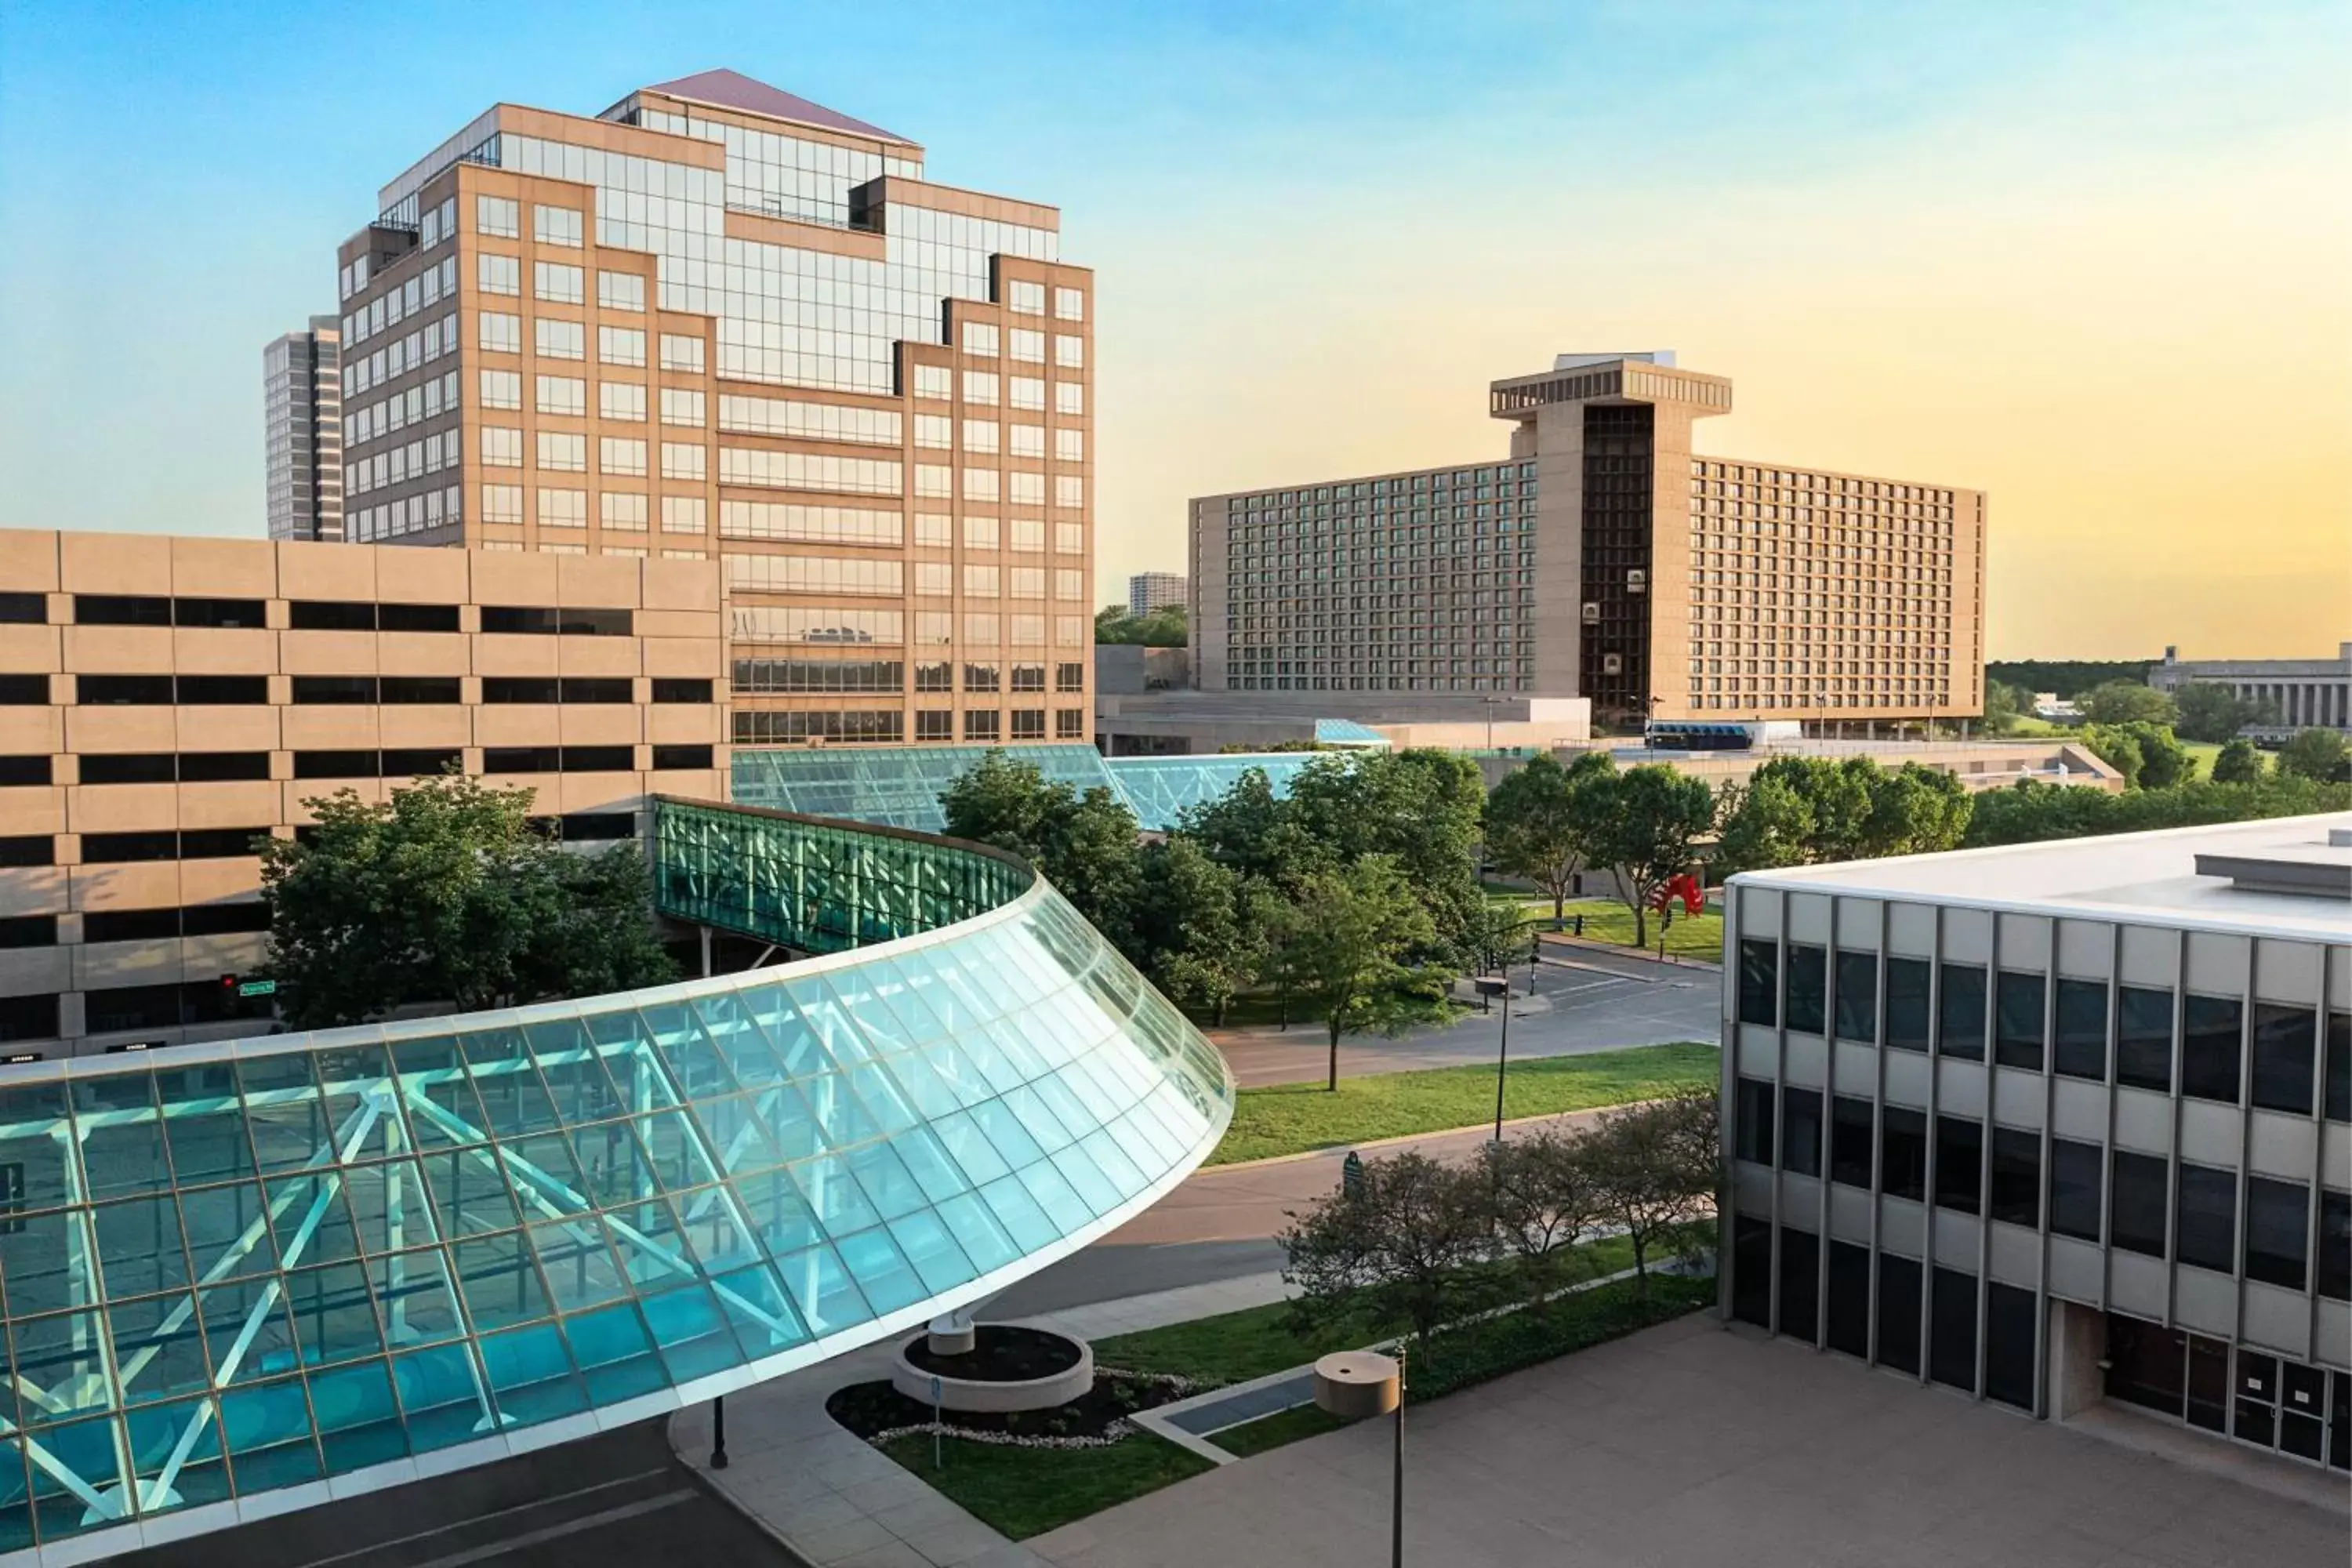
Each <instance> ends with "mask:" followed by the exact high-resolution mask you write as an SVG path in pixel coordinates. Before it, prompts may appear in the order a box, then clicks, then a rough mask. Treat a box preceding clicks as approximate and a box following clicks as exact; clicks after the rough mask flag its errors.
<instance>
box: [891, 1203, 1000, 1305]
mask: <svg viewBox="0 0 2352 1568" xmlns="http://www.w3.org/2000/svg"><path fill="white" fill-rule="evenodd" d="M890 1235H891V1237H893V1238H894V1239H896V1240H897V1242H898V1247H899V1250H900V1251H901V1252H903V1253H905V1254H906V1257H907V1259H908V1261H909V1262H910V1263H912V1264H913V1265H914V1266H915V1272H916V1273H917V1274H918V1275H919V1276H921V1278H922V1281H923V1289H925V1290H927V1291H929V1292H930V1293H931V1294H933V1295H938V1294H940V1292H942V1291H946V1290H952V1289H955V1288H956V1287H957V1286H959V1285H961V1284H963V1283H964V1282H965V1281H967V1280H969V1279H972V1278H974V1276H975V1275H977V1274H978V1272H979V1270H977V1269H975V1268H973V1267H972V1265H971V1259H970V1258H966V1257H965V1256H964V1255H963V1249H962V1248H961V1247H958V1246H957V1245H956V1242H955V1237H953V1236H952V1235H951V1234H950V1232H949V1230H948V1227H947V1226H946V1225H945V1224H944V1223H942V1222H941V1220H940V1216H939V1215H936V1214H933V1213H932V1212H931V1211H930V1210H929V1209H921V1210H918V1211H917V1212H916V1213H913V1214H910V1215H904V1216H903V1217H901V1218H898V1219H894V1220H892V1221H891V1222H890Z"/></svg>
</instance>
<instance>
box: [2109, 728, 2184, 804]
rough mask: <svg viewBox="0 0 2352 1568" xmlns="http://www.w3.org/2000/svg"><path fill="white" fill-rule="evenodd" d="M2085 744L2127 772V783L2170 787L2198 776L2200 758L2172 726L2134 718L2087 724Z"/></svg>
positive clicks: (2143, 786)
mask: <svg viewBox="0 0 2352 1568" xmlns="http://www.w3.org/2000/svg"><path fill="white" fill-rule="evenodd" d="M2083 744H2084V745H2085V746H2088V747H2089V748H2090V749H2091V752H2092V753H2093V754H2094V755H2095V756H2096V757H2097V758H2098V759H2099V760H2100V761H2101V762H2103V763H2106V764H2107V765H2108V766H2109V767H2111V768H2113V769H2115V770H2116V772H2117V773H2121V774H2123V776H2124V783H2125V784H2126V786H2138V787H2141V788H2146V789H2170V788H2171V787H2172V786H2173V785H2175V784H2186V783H2188V782H2189V779H2190V778H2192V777H2194V776H2195V774H2196V772H2197V759H2196V758H2194V757H2192V756H2190V755H2189V749H2188V748H2187V747H2186V746H2183V745H2182V744H2181V743H2180V742H2179V740H2178V739H2177V738H2176V737H2175V736H2174V735H2173V732H2172V729H2171V726H2169V725H2167V724H2151V723H2147V722H2145V721H2137V720H2135V721H2131V722H2128V723H2122V724H2085V725H2084V726H2083Z"/></svg>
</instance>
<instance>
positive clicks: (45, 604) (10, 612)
mask: <svg viewBox="0 0 2352 1568" xmlns="http://www.w3.org/2000/svg"><path fill="white" fill-rule="evenodd" d="M48 618H49V598H48V595H47V594H26V593H21V592H11V593H0V626H40V625H43V624H44V623H46V622H47V620H48Z"/></svg>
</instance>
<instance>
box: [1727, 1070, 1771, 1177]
mask: <svg viewBox="0 0 2352 1568" xmlns="http://www.w3.org/2000/svg"><path fill="white" fill-rule="evenodd" d="M1735 1091H1736V1094H1735V1100H1734V1126H1733V1129H1732V1134H1733V1143H1732V1147H1733V1150H1734V1152H1736V1153H1737V1154H1738V1156H1739V1158H1741V1159H1743V1160H1748V1161H1752V1162H1754V1163H1757V1164H1759V1165H1769V1164H1770V1163H1772V1086H1771V1085H1770V1084H1769V1083H1767V1082H1765V1081H1763V1080H1762V1079H1753V1078H1743V1079H1738V1082H1737V1084H1736V1085H1735Z"/></svg>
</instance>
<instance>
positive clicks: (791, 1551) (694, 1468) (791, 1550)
mask: <svg viewBox="0 0 2352 1568" xmlns="http://www.w3.org/2000/svg"><path fill="white" fill-rule="evenodd" d="M685 1414H686V1413H685V1412H684V1411H682V1410H681V1411H677V1412H675V1413H673V1414H672V1415H671V1416H670V1418H669V1419H668V1420H667V1421H665V1422H663V1423H662V1440H663V1441H664V1442H666V1443H667V1444H668V1445H669V1451H670V1457H671V1458H674V1459H676V1460H677V1468H679V1469H681V1470H684V1471H685V1472H686V1473H687V1477H688V1479H690V1480H692V1481H693V1483H694V1485H695V1488H696V1489H697V1490H698V1491H700V1492H701V1493H702V1495H703V1496H705V1497H707V1498H709V1499H710V1500H711V1501H713V1502H715V1503H717V1504H719V1507H721V1508H723V1509H725V1510H727V1511H728V1512H730V1513H731V1514H733V1515H734V1516H735V1517H736V1518H738V1519H740V1520H741V1521H743V1522H744V1523H746V1524H748V1525H750V1526H751V1528H752V1529H753V1530H756V1531H759V1532H760V1533H761V1535H764V1536H766V1537H767V1538H768V1539H769V1541H770V1542H773V1543H774V1545H775V1547H776V1550H778V1551H779V1552H782V1553H783V1554H784V1560H785V1561H786V1562H787V1563H791V1564H792V1568H816V1564H815V1563H812V1562H810V1561H809V1560H808V1558H807V1557H806V1556H805V1555H804V1554H803V1552H801V1549H800V1548H799V1547H797V1546H795V1545H793V1542H792V1541H791V1539H790V1538H789V1537H787V1536H786V1535H785V1534H784V1532H783V1531H782V1530H779V1529H778V1528H777V1527H776V1526H775V1525H773V1524H771V1523H770V1522H769V1521H768V1520H767V1518H766V1516H764V1515H762V1514H761V1513H759V1512H757V1511H755V1510H752V1509H751V1508H749V1507H746V1506H745V1505H744V1504H743V1503H741V1502H740V1501H738V1500H736V1498H735V1497H734V1495H733V1494H732V1493H730V1492H729V1491H728V1489H726V1488H725V1487H722V1486H720V1485H719V1482H718V1480H717V1479H716V1478H714V1477H713V1476H712V1475H711V1474H710V1471H709V1468H706V1467H705V1466H702V1465H698V1464H696V1463H695V1462H694V1461H693V1460H692V1459H689V1458H687V1457H686V1450H685V1449H684V1448H682V1447H679V1446H678V1441H677V1418H678V1416H680V1415H685Z"/></svg>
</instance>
